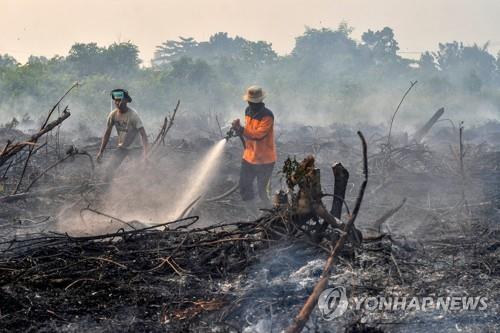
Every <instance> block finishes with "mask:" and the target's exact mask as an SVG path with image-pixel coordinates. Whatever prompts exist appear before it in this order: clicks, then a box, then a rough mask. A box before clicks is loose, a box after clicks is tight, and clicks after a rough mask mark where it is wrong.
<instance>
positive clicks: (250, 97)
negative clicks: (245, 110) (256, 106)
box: [243, 86, 266, 103]
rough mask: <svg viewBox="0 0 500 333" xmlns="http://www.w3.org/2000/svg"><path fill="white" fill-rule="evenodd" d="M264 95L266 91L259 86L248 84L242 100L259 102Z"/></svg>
mask: <svg viewBox="0 0 500 333" xmlns="http://www.w3.org/2000/svg"><path fill="white" fill-rule="evenodd" d="M265 97H266V93H265V92H264V91H263V90H262V88H261V87H259V86H250V87H248V88H247V91H246V93H245V95H243V100H244V101H247V102H251V103H261V102H262V101H263V100H264V98H265Z"/></svg>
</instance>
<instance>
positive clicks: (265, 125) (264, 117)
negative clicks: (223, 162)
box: [243, 103, 276, 164]
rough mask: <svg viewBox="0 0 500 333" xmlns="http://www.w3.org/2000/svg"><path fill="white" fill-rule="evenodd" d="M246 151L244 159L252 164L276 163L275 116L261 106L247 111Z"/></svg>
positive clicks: (244, 133)
mask: <svg viewBox="0 0 500 333" xmlns="http://www.w3.org/2000/svg"><path fill="white" fill-rule="evenodd" d="M243 138H244V139H245V150H244V151H243V159H244V160H245V161H247V162H248V163H251V164H269V163H274V162H276V145H275V143H274V115H273V113H272V112H271V110H269V109H268V108H266V107H265V106H264V103H261V104H259V105H258V106H257V107H256V108H250V107H247V108H246V110H245V130H244V131H243Z"/></svg>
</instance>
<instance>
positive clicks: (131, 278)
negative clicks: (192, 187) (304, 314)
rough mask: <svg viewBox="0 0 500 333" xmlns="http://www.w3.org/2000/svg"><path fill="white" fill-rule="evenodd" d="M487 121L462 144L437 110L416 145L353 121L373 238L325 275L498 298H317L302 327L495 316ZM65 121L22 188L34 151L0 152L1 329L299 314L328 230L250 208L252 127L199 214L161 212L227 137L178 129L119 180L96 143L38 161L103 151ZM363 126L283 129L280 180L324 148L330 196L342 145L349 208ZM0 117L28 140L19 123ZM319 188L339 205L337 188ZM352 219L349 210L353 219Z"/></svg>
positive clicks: (212, 322) (262, 324)
mask: <svg viewBox="0 0 500 333" xmlns="http://www.w3.org/2000/svg"><path fill="white" fill-rule="evenodd" d="M488 126H489V127H478V128H471V129H469V130H467V129H466V130H465V131H464V135H463V137H464V138H463V141H462V152H461V153H460V140H459V129H458V128H457V129H453V128H452V129H449V127H447V126H444V125H443V126H441V127H439V126H436V128H434V129H433V130H432V131H431V132H430V133H429V135H428V136H427V137H426V138H425V139H424V140H423V141H422V142H420V143H417V142H415V141H413V140H412V138H411V134H410V138H409V139H408V135H405V134H404V133H396V134H393V137H392V139H390V140H389V141H388V140H387V136H386V135H387V130H386V129H384V128H379V127H372V126H363V125H359V126H356V128H355V129H356V130H357V129H361V130H362V131H363V133H364V135H365V137H366V138H367V141H368V169H369V181H368V187H367V189H366V192H365V195H364V198H363V201H362V204H361V209H360V213H359V217H358V218H357V220H356V226H357V228H358V229H360V230H361V231H362V232H363V236H364V238H365V239H364V241H363V242H362V243H361V244H358V245H356V244H353V243H352V242H348V244H346V246H345V248H344V250H343V252H342V253H341V255H340V257H338V261H337V262H336V264H335V266H334V268H333V272H332V274H331V276H330V279H329V286H344V287H345V288H346V289H347V293H348V295H349V297H350V298H354V297H357V298H364V297H370V296H379V295H384V296H409V297H412V296H418V297H427V296H430V297H432V296H445V297H446V296H450V297H451V296H460V297H465V296H474V297H476V296H477V297H479V296H483V297H486V298H487V299H488V307H487V309H486V310H484V311H447V312H444V311H440V310H436V309H431V310H429V311H383V310H379V309H374V310H372V311H368V310H367V309H364V308H361V309H359V310H357V309H352V308H349V309H348V310H347V311H346V313H345V314H344V315H343V316H341V317H339V318H337V319H335V320H333V321H326V320H324V319H323V318H322V315H321V313H320V312H319V311H318V310H317V309H316V310H314V311H313V312H312V314H311V316H310V319H309V321H308V322H307V325H306V327H305V329H304V331H307V332H327V331H328V332H376V331H383V332H428V331H443V332H451V331H457V330H458V331H462V332H478V331H481V332H494V331H497V330H498V329H499V328H498V323H497V317H498V312H499V294H498V293H499V290H500V275H499V274H500V262H499V260H500V252H499V251H500V246H499V244H500V243H499V235H500V230H499V227H498V218H499V210H498V209H499V208H500V195H499V190H498V184H499V183H500V181H499V178H500V177H499V171H498V165H499V164H498V161H499V156H500V153H498V152H497V151H498V150H499V149H498V143H497V142H495V141H494V140H493V139H491V138H492V133H496V134H498V133H500V127H498V126H497V127H493V129H492V128H491V124H489V125H488ZM63 128H64V126H63V127H62V128H61V132H60V135H58V136H56V134H55V133H50V134H49V135H48V136H47V137H46V138H44V139H43V142H42V143H41V144H43V143H45V140H47V143H46V144H45V146H44V147H42V148H40V149H39V150H38V151H37V152H36V154H34V155H33V157H32V159H31V162H30V164H29V165H28V168H27V170H26V175H25V179H24V180H23V183H22V184H21V187H20V190H19V191H18V194H17V195H12V192H13V190H14V189H15V187H16V185H17V183H18V181H19V177H20V174H21V173H22V170H23V167H24V165H23V163H24V160H25V158H26V152H25V151H24V150H23V151H21V152H19V153H18V154H17V155H16V156H14V157H13V158H12V159H11V160H9V162H8V163H6V164H4V165H2V166H1V167H0V172H1V174H2V175H4V176H5V177H4V179H3V186H4V189H3V191H4V196H3V197H1V198H0V201H1V202H2V204H1V208H0V214H1V216H0V221H1V225H0V227H1V228H2V241H3V243H2V252H1V256H0V284H1V285H2V288H1V290H0V304H1V305H0V310H1V313H0V318H1V329H2V330H4V331H47V332H48V331H65V332H73V331H83V330H85V331H103V332H116V331H148V332H156V331H157V332H160V331H161V332H165V331H168V332H183V331H196V332H204V331H206V332H279V331H281V330H283V329H285V328H286V327H288V326H289V325H290V324H291V323H292V320H293V318H294V317H295V316H296V314H297V313H298V312H299V310H300V308H301V307H302V306H303V304H304V302H305V301H306V300H307V298H308V296H309V295H310V294H311V292H312V291H313V288H314V287H315V285H316V283H317V281H318V279H319V278H320V275H321V273H322V271H323V268H324V266H325V262H326V259H327V257H328V255H329V252H328V251H325V247H326V250H328V242H327V241H326V240H322V241H320V242H318V243H314V242H311V241H310V239H308V238H307V237H305V236H304V235H303V234H301V233H300V232H299V233H297V232H295V233H285V234H282V235H276V234H271V235H270V234H267V233H266V232H268V231H269V230H270V229H269V228H268V222H269V220H270V218H271V216H272V214H273V213H272V211H264V212H262V216H261V217H257V216H255V217H249V216H248V215H246V214H245V213H244V212H245V211H244V210H243V209H242V203H241V201H240V200H239V195H238V192H237V191H230V190H231V189H232V188H234V185H235V184H236V182H237V180H238V172H239V162H240V156H241V144H240V143H239V142H237V141H236V140H233V141H231V142H229V143H228V145H227V147H226V150H225V152H224V156H223V160H222V161H221V164H220V171H219V173H218V176H217V178H216V179H215V180H214V182H213V183H212V185H211V186H209V189H208V193H207V194H206V195H205V197H204V199H202V200H201V201H200V202H198V203H197V205H195V206H194V207H193V209H192V210H191V211H190V212H189V216H193V218H188V219H187V220H184V221H181V222H176V223H173V224H165V223H166V222H168V221H169V220H172V219H173V218H174V217H172V216H169V211H171V210H172V206H171V205H172V202H174V201H175V197H176V196H178V195H179V193H180V192H181V191H182V189H183V184H184V183H185V179H186V178H188V177H190V167H191V166H193V165H194V164H196V161H199V160H200V157H201V156H202V155H203V154H204V152H205V151H207V150H208V148H209V147H211V146H212V145H213V144H214V143H215V142H216V140H218V139H220V137H217V135H213V134H207V133H204V135H203V137H199V136H200V135H199V133H186V132H185V131H182V130H181V129H178V131H176V130H175V127H174V131H173V132H172V133H170V135H171V138H169V139H168V140H167V144H166V145H165V146H161V148H160V149H158V150H157V151H156V152H155V156H154V158H153V159H152V160H151V161H150V165H148V166H144V165H143V164H139V165H138V164H137V163H136V162H134V161H133V160H131V161H129V162H128V163H126V164H124V165H122V166H121V168H122V171H123V172H121V173H120V174H119V176H117V177H116V179H115V181H114V183H113V184H106V183H103V182H101V181H100V178H99V173H100V172H101V169H102V168H103V166H102V165H97V166H96V170H95V172H94V171H93V170H92V165H91V163H90V161H89V159H88V157H87V156H85V155H74V156H71V157H69V158H68V159H67V160H65V161H64V162H62V163H60V164H58V165H57V166H56V167H54V168H53V169H51V170H49V171H48V172H47V173H45V174H43V173H44V170H46V169H47V168H48V167H50V166H51V165H53V164H54V163H57V161H59V160H61V159H62V158H64V157H65V156H66V155H65V154H66V151H67V148H68V147H69V146H70V145H74V146H75V147H76V148H77V149H78V151H79V152H84V151H85V152H88V153H89V154H90V155H91V156H95V152H96V149H97V147H98V144H99V143H98V140H96V139H95V138H94V139H92V138H88V139H86V140H80V141H77V142H70V140H69V138H70V137H71V136H70V135H68V134H65V133H64V130H63ZM486 128H487V129H488V130H486ZM355 129H354V128H351V127H349V126H347V125H346V126H339V125H337V126H330V127H314V128H312V127H303V126H291V125H290V126H288V127H287V128H286V129H284V128H280V129H279V131H278V133H277V137H278V138H277V147H278V152H279V161H280V162H279V163H280V165H277V167H276V169H275V174H274V177H273V189H274V190H278V189H280V188H281V189H284V190H286V183H285V179H284V175H283V174H280V173H278V171H279V169H280V168H281V163H282V162H283V161H284V160H285V159H286V158H287V157H289V156H291V157H293V156H296V158H297V160H299V161H300V160H302V159H303V158H304V157H306V156H307V155H310V154H312V155H314V157H315V161H316V167H317V168H319V169H320V171H321V185H322V189H323V192H324V193H330V194H331V193H333V190H334V189H333V186H334V181H335V179H334V177H333V174H332V172H331V166H332V163H333V162H335V161H337V162H338V161H340V162H342V164H343V165H344V167H345V168H346V169H347V170H349V172H350V175H351V177H350V179H349V183H348V186H347V192H346V203H347V205H348V206H349V208H350V209H351V210H352V208H353V207H351V206H353V205H354V202H355V200H356V197H357V195H358V189H359V187H360V185H361V184H362V181H363V176H362V150H361V146H360V144H359V139H358V137H357V135H356V131H355ZM214 132H217V131H214ZM2 133H6V134H5V135H4V136H2V138H7V139H12V138H14V137H16V139H17V140H21V138H20V137H19V136H20V135H22V134H21V133H13V132H2ZM191 134H192V135H191ZM205 134H206V135H205ZM26 137H29V136H26ZM497 137H498V136H497ZM41 144H40V142H39V144H38V145H39V146H40V145H41ZM139 151H140V150H139ZM139 151H138V152H139ZM460 156H462V157H460ZM11 161H12V164H10V162H11ZM9 165H10V167H8V166H9ZM461 165H463V168H462V167H461ZM7 167H8V168H7ZM7 169H8V170H7ZM42 174H43V175H42ZM40 175H42V176H41V177H40V178H38V176H40ZM137 175H140V176H137ZM34 180H36V181H35V183H34V184H33V185H32V187H31V188H30V189H29V191H26V188H27V187H28V185H29V184H30V183H31V182H33V181H34ZM224 194H226V195H224ZM405 198H406V201H404V199H405ZM324 203H325V205H326V206H328V207H330V205H331V197H325V198H324ZM401 204H402V205H401ZM399 206H401V207H399ZM396 207H399V209H398V210H395V208H396ZM390 210H394V213H393V214H392V215H390V214H389V215H390V216H387V213H388V212H389V211H390ZM102 214H106V215H109V216H104V215H102ZM198 217H199V218H198ZM348 219H349V215H348V214H347V213H346V211H345V210H344V214H343V215H342V220H343V221H347V220H348Z"/></svg>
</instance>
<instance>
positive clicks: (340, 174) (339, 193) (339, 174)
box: [330, 163, 349, 219]
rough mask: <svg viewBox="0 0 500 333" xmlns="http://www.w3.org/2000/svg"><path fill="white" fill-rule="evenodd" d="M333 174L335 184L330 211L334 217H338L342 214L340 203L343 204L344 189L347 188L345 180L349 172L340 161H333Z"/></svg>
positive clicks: (346, 180)
mask: <svg viewBox="0 0 500 333" xmlns="http://www.w3.org/2000/svg"><path fill="white" fill-rule="evenodd" d="M332 171H333V176H334V177H335V184H334V188H333V203H332V209H331V211H330V213H331V214H332V215H333V216H335V217H336V218H338V219H340V216H341V215H342V205H343V204H344V199H345V191H346V189H347V182H348V180H349V172H348V171H347V169H346V168H344V166H343V165H342V163H335V164H334V165H333V166H332Z"/></svg>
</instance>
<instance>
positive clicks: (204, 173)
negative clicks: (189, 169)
mask: <svg viewBox="0 0 500 333" xmlns="http://www.w3.org/2000/svg"><path fill="white" fill-rule="evenodd" d="M226 142H227V139H226V138H224V139H222V140H220V141H219V142H217V143H216V144H215V145H214V146H213V147H212V148H210V150H209V151H208V152H207V153H206V155H205V157H203V159H202V160H201V161H200V162H199V163H198V165H197V166H196V167H195V168H193V174H194V175H195V176H194V177H193V178H192V179H191V180H190V181H189V182H188V183H187V184H186V187H185V189H186V190H185V191H184V193H183V194H182V195H181V196H180V199H179V201H178V202H177V203H176V204H175V208H174V213H173V217H178V216H182V215H186V214H187V213H188V212H189V210H191V209H193V208H194V206H195V205H196V204H197V203H198V202H200V199H201V198H202V197H203V195H204V194H205V191H206V189H207V188H208V186H209V185H210V182H211V181H212V180H213V178H214V176H215V175H216V174H217V172H216V170H217V166H218V165H219V161H220V156H221V155H222V153H223V151H224V147H225V145H226Z"/></svg>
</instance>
